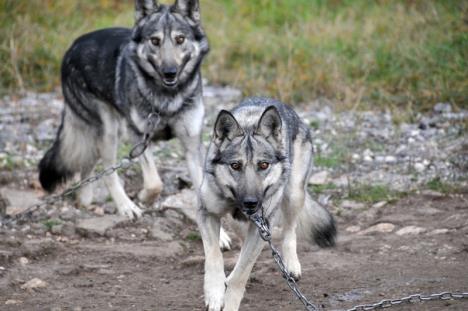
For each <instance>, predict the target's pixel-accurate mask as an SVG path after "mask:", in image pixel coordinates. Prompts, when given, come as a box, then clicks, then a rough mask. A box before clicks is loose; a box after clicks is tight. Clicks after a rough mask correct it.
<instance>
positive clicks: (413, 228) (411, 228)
mask: <svg viewBox="0 0 468 311" xmlns="http://www.w3.org/2000/svg"><path fill="white" fill-rule="evenodd" d="M425 231H426V229H425V228H421V227H416V226H406V227H403V228H401V229H400V230H398V231H397V232H396V234H397V235H407V234H420V233H423V232H425Z"/></svg>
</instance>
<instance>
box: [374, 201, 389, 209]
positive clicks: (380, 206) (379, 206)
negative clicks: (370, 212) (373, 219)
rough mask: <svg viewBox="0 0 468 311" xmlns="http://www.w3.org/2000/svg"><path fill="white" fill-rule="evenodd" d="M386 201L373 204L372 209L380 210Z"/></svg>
mask: <svg viewBox="0 0 468 311" xmlns="http://www.w3.org/2000/svg"><path fill="white" fill-rule="evenodd" d="M387 203H388V202H387V201H380V202H377V203H375V204H374V205H372V207H373V208H382V207H384V206H385V205H387Z"/></svg>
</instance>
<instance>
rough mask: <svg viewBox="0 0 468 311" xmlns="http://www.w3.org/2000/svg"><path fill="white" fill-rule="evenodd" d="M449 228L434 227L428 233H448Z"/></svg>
mask: <svg viewBox="0 0 468 311" xmlns="http://www.w3.org/2000/svg"><path fill="white" fill-rule="evenodd" d="M449 231H450V230H449V229H445V228H444V229H435V230H432V231H431V232H429V235H438V234H446V233H448V232H449Z"/></svg>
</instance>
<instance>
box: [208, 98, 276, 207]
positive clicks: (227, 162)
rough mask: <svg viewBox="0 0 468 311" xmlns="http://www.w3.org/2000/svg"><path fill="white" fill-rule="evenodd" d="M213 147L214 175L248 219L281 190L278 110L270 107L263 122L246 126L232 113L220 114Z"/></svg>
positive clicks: (219, 184) (266, 110)
mask: <svg viewBox="0 0 468 311" xmlns="http://www.w3.org/2000/svg"><path fill="white" fill-rule="evenodd" d="M257 120H258V121H257ZM243 121H244V120H243ZM241 123H242V124H243V123H245V122H241ZM212 144H213V145H214V146H215V149H216V150H215V152H214V153H213V158H212V159H211V168H212V175H213V176H214V178H215V182H216V184H217V185H218V186H219V188H220V189H221V191H222V192H223V195H224V196H225V197H227V198H229V199H231V200H233V201H234V202H236V203H237V204H236V205H237V206H238V207H239V208H240V209H241V211H242V212H243V213H244V214H247V215H252V214H254V213H255V212H257V211H258V209H259V208H260V207H261V206H262V205H268V204H269V203H268V202H267V198H269V197H270V196H271V195H272V194H273V192H274V191H277V190H278V185H279V184H281V179H282V175H283V173H284V169H285V163H284V162H285V161H284V160H285V156H284V154H283V152H282V150H283V148H282V147H281V146H282V121H281V117H280V114H279V112H278V110H277V109H276V108H275V107H274V106H270V107H268V108H266V109H265V110H264V112H263V114H262V115H261V117H260V119H258V116H257V117H256V118H254V120H253V122H250V123H249V124H248V125H245V126H241V125H240V124H239V122H238V120H236V117H235V116H234V115H233V114H231V113H230V112H229V111H226V110H223V111H221V112H220V113H219V115H218V118H217V120H216V123H215V128H214V134H213V141H212Z"/></svg>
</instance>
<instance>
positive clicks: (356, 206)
mask: <svg viewBox="0 0 468 311" xmlns="http://www.w3.org/2000/svg"><path fill="white" fill-rule="evenodd" d="M340 207H341V208H344V209H362V208H364V207H366V205H365V204H364V203H359V202H355V201H350V200H344V201H343V202H341V204H340Z"/></svg>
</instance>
